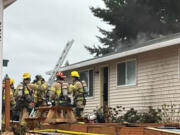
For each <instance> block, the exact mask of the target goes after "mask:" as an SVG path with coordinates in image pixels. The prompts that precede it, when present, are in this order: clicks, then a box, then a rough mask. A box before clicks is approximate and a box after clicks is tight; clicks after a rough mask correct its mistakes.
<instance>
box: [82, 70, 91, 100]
mask: <svg viewBox="0 0 180 135" xmlns="http://www.w3.org/2000/svg"><path fill="white" fill-rule="evenodd" d="M90 70H92V71H93V77H92V78H93V94H92V96H89V95H88V96H87V97H86V98H88V99H89V98H93V97H94V69H93V68H88V69H84V70H79V74H81V72H88V91H89V84H90V79H89V78H90V76H89V73H90ZM80 77H81V76H80Z"/></svg>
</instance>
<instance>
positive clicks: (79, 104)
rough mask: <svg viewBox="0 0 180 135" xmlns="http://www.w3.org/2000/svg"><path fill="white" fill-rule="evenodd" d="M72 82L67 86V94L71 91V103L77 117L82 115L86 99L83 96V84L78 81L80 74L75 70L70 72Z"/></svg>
mask: <svg viewBox="0 0 180 135" xmlns="http://www.w3.org/2000/svg"><path fill="white" fill-rule="evenodd" d="M71 77H72V81H73V84H70V86H69V94H71V93H73V102H74V103H73V104H74V106H75V107H76V108H75V114H76V116H77V117H82V113H83V110H84V107H85V105H86V99H85V96H84V93H85V91H84V88H83V84H82V82H81V81H80V76H79V73H78V72H77V71H73V72H71Z"/></svg>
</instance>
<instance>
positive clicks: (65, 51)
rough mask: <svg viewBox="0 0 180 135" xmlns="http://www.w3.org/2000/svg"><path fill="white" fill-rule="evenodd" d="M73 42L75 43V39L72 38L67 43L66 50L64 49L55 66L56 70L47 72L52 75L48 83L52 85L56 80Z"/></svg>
mask: <svg viewBox="0 0 180 135" xmlns="http://www.w3.org/2000/svg"><path fill="white" fill-rule="evenodd" d="M73 43H74V40H71V41H69V42H67V44H66V46H65V48H64V50H63V52H62V54H61V57H60V58H59V60H58V62H57V64H56V66H55V67H54V70H52V71H49V72H47V73H46V74H47V75H51V76H50V78H49V80H48V83H49V84H50V85H52V83H53V82H54V80H55V77H56V73H57V71H58V70H59V68H60V67H61V66H62V65H63V63H64V60H65V58H66V56H67V54H68V52H69V50H70V49H71V47H72V45H73Z"/></svg>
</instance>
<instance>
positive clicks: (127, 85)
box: [116, 58, 137, 88]
mask: <svg viewBox="0 0 180 135" xmlns="http://www.w3.org/2000/svg"><path fill="white" fill-rule="evenodd" d="M130 61H135V62H136V66H135V67H136V69H135V72H136V80H135V83H134V84H124V85H118V71H117V70H118V68H117V67H118V64H121V63H127V62H130ZM126 67H127V64H125V68H126ZM126 71H127V69H126ZM125 74H126V76H127V72H126V73H125ZM125 79H127V78H125ZM125 82H127V80H125ZM116 86H117V87H118V88H121V87H131V86H137V59H136V58H132V59H128V60H123V61H121V62H117V63H116Z"/></svg>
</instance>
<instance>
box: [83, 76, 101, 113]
mask: <svg viewBox="0 0 180 135" xmlns="http://www.w3.org/2000/svg"><path fill="white" fill-rule="evenodd" d="M93 81H94V89H93V90H94V91H93V97H90V98H87V102H86V106H85V111H84V112H85V113H89V112H92V111H93V110H95V109H96V108H97V107H98V106H99V101H100V99H99V96H100V91H99V75H98V74H96V73H94V80H93Z"/></svg>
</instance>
